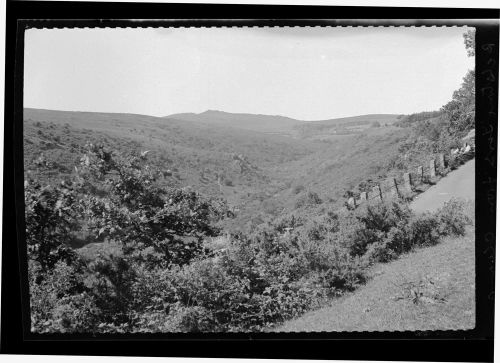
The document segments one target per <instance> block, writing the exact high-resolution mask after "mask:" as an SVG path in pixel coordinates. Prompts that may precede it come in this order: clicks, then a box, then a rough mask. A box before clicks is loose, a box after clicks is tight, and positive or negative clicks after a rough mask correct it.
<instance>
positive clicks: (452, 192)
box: [411, 159, 476, 212]
mask: <svg viewBox="0 0 500 363" xmlns="http://www.w3.org/2000/svg"><path fill="white" fill-rule="evenodd" d="M475 175H476V161H475V159H473V160H470V161H468V162H467V163H465V164H464V165H462V166H461V167H460V168H458V169H457V170H455V171H453V172H451V173H450V174H448V175H447V176H445V177H444V178H443V179H441V180H440V181H438V182H437V184H436V185H433V186H432V187H430V188H429V189H427V190H426V191H425V192H424V193H422V194H421V195H419V196H417V197H416V198H415V200H414V201H413V202H412V203H411V207H412V209H413V210H414V211H415V212H425V211H429V212H433V211H435V210H436V209H438V208H439V207H441V206H442V205H443V204H444V203H445V202H446V201H448V200H450V199H451V198H464V199H471V200H474V199H475Z"/></svg>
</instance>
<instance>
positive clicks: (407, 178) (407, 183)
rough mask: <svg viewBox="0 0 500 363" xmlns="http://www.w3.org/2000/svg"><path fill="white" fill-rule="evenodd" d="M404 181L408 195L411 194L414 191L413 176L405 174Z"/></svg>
mask: <svg viewBox="0 0 500 363" xmlns="http://www.w3.org/2000/svg"><path fill="white" fill-rule="evenodd" d="M403 180H404V184H405V189H406V191H407V192H408V193H411V192H412V191H413V190H412V184H413V183H412V180H411V174H410V173H404V174H403Z"/></svg>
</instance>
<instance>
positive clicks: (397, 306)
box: [276, 228, 475, 331]
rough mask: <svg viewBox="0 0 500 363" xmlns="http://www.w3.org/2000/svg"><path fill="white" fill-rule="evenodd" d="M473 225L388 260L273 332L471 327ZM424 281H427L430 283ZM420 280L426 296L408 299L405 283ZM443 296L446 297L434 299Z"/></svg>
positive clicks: (473, 309) (473, 323)
mask: <svg viewBox="0 0 500 363" xmlns="http://www.w3.org/2000/svg"><path fill="white" fill-rule="evenodd" d="M474 256H475V253H474V229H473V228H469V229H468V232H467V234H466V236H464V237H459V238H446V239H445V240H444V241H443V242H442V243H440V244H438V245H436V246H433V247H429V248H425V249H420V250H417V251H414V252H411V253H408V254H406V255H404V256H402V257H401V258H400V259H398V260H396V261H393V262H391V263H387V264H380V265H376V266H374V267H373V268H372V270H371V271H370V280H369V281H368V282H367V284H366V285H364V286H362V287H360V288H359V289H358V290H357V291H355V292H353V293H350V294H348V295H345V296H343V297H342V298H340V299H337V300H333V301H332V302H331V303H330V306H327V307H324V308H322V309H319V310H316V311H313V312H310V313H307V314H305V315H303V316H302V317H300V318H298V319H296V320H292V321H289V322H286V323H284V324H283V325H282V326H280V327H278V328H277V329H276V330H277V331H384V330H386V331H396V330H399V331H401V330H456V329H472V328H474V326H475V270H474V266H475V263H474V262H475V259H474ZM429 281H432V283H433V284H432V283H430V282H429ZM419 282H422V283H423V287H421V288H420V289H414V290H415V291H418V290H420V291H423V296H426V297H429V296H432V297H434V298H431V299H430V300H425V299H424V300H419V302H418V303H417V304H415V303H414V302H413V301H412V298H411V297H410V296H409V295H408V290H407V289H405V286H408V285H405V284H410V283H412V284H415V283H419ZM441 298H444V299H445V301H441V300H439V299H441Z"/></svg>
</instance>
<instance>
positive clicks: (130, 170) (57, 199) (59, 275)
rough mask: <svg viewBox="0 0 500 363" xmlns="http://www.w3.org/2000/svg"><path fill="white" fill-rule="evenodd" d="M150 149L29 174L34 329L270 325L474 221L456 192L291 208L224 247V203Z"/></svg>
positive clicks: (97, 155) (89, 157) (92, 153)
mask: <svg viewBox="0 0 500 363" xmlns="http://www.w3.org/2000/svg"><path fill="white" fill-rule="evenodd" d="M144 161H145V160H144V157H141V156H134V155H130V156H127V157H124V156H121V155H117V154H114V153H111V152H109V151H107V150H106V149H105V148H103V147H101V146H95V145H89V146H88V152H87V153H86V154H85V155H84V157H82V159H81V163H80V169H79V174H78V176H77V177H76V178H75V179H74V180H71V181H65V182H64V183H62V184H61V185H59V186H58V187H57V188H53V187H41V186H40V185H39V184H37V183H36V182H33V181H27V182H26V185H25V198H26V199H25V202H26V227H27V228H26V233H27V241H28V256H29V275H30V297H31V309H32V329H33V330H34V331H37V332H94V333H98V332H130V331H133V332H136V331H138V332H154V331H160V332H168V331H242V330H243V331H248V330H259V329H263V328H265V327H268V326H270V325H272V324H274V323H276V322H280V321H283V320H284V319H287V318H290V317H293V316H296V315H297V314H300V313H301V312H304V311H306V310H307V309H310V308H311V307H312V306H315V305H318V304H320V303H321V302H322V301H323V300H324V299H325V298H327V297H329V296H335V295H338V294H341V293H342V292H344V291H349V290H353V289H354V288H355V287H356V286H357V285H358V284H359V283H362V282H363V280H364V271H365V270H366V268H367V267H368V266H369V265H370V264H372V263H374V262H379V261H388V260H390V259H392V258H395V257H396V256H398V255H399V254H401V253H403V252H406V251H408V250H410V249H411V248H413V247H415V246H422V245H431V244H435V243H437V241H438V240H439V238H440V236H442V235H447V234H462V233H463V231H464V229H463V228H464V227H463V226H464V223H466V222H468V221H467V218H466V217H465V215H464V214H463V213H462V212H461V208H460V205H459V204H458V203H456V202H454V203H453V204H451V205H448V206H445V207H444V208H443V209H442V210H441V211H439V212H438V213H437V214H435V215H433V216H428V215H426V216H419V217H416V216H414V215H413V214H412V212H411V211H410V210H409V208H408V206H406V205H404V204H401V203H400V202H397V201H394V202H392V203H387V204H377V205H373V206H367V207H366V208H364V209H359V210H358V211H356V212H355V213H349V212H346V211H344V212H342V211H340V212H335V211H329V212H328V213H326V214H325V215H324V216H322V217H321V218H316V219H313V220H309V219H307V218H305V216H303V215H295V214H290V215H286V216H283V217H281V218H280V219H277V220H275V221H273V222H272V223H264V224H262V225H261V226H260V227H259V228H258V229H257V230H255V231H254V232H253V233H251V234H249V235H243V234H234V235H230V236H227V237H226V238H227V241H226V243H224V244H223V247H222V248H221V247H220V246H217V244H210V243H207V241H209V239H208V237H213V236H216V235H218V234H219V232H220V231H219V230H218V228H217V227H216V222H217V221H218V220H219V219H221V218H223V217H227V216H228V215H230V213H228V210H227V208H226V206H225V204H224V203H223V202H222V201H221V200H206V199H204V198H202V197H201V196H200V195H199V194H197V193H195V192H193V191H189V190H185V189H177V188H167V187H163V188H162V187H159V186H158V185H159V183H158V181H159V179H160V178H162V176H161V174H160V173H159V171H158V170H156V169H155V168H153V167H151V166H150V165H147V164H146V163H145V162H144ZM96 189H98V190H100V191H101V193H96V192H95V190H96ZM99 194H100V195H102V196H100V197H99V196H96V195H99ZM310 199H312V200H313V201H312V203H318V202H319V201H318V200H317V197H316V196H314V195H311V196H310ZM82 221H84V223H82ZM82 225H86V226H87V229H88V230H89V231H90V233H91V235H93V236H95V238H98V237H101V236H104V237H105V242H103V244H102V245H101V246H100V248H99V249H98V252H97V253H90V254H87V255H85V253H81V252H79V251H75V250H73V249H72V248H71V247H69V243H68V241H69V240H70V239H71V238H73V234H74V233H75V232H76V231H78V228H79V226H82Z"/></svg>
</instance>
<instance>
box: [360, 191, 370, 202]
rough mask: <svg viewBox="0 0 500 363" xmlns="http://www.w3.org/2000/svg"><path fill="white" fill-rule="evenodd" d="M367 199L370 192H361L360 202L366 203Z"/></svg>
mask: <svg viewBox="0 0 500 363" xmlns="http://www.w3.org/2000/svg"><path fill="white" fill-rule="evenodd" d="M367 200H368V193H366V192H361V194H360V199H359V201H360V203H364V202H366V201H367Z"/></svg>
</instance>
